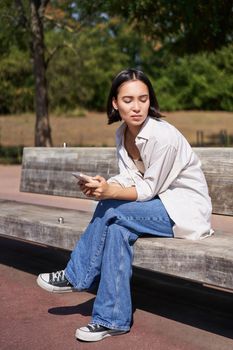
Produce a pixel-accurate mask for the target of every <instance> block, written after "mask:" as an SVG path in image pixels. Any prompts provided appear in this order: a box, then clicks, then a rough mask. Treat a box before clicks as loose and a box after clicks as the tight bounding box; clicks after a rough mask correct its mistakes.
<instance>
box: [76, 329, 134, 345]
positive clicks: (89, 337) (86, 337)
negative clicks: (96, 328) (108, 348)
mask: <svg viewBox="0 0 233 350" xmlns="http://www.w3.org/2000/svg"><path fill="white" fill-rule="evenodd" d="M125 333H128V332H127V331H116V330H114V329H109V330H106V331H103V332H94V333H91V332H87V331H83V330H82V329H81V328H78V329H77V330H76V333H75V337H76V339H79V340H83V341H86V342H94V341H100V340H103V339H104V338H107V337H112V336H115V335H121V334H125Z"/></svg>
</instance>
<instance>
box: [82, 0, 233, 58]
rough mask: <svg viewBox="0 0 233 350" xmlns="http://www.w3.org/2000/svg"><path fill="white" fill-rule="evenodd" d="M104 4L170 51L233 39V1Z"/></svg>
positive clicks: (117, 0)
mask: <svg viewBox="0 0 233 350" xmlns="http://www.w3.org/2000/svg"><path fill="white" fill-rule="evenodd" d="M82 2H84V3H85V1H82ZM105 8H106V10H107V11H109V13H111V14H115V13H117V14H120V13H121V14H122V15H123V16H124V17H125V18H126V19H127V20H130V21H131V22H133V23H134V24H135V29H139V30H141V32H143V33H144V34H145V33H146V34H148V35H149V36H150V37H151V39H152V38H154V39H156V40H158V41H160V42H161V43H162V44H163V45H165V46H166V47H168V48H170V50H172V52H173V53H174V52H176V53H178V54H185V53H197V52H201V51H210V52H211V51H214V50H216V49H219V48H221V47H223V46H226V45H227V44H229V43H231V42H232V31H233V13H232V2H231V1H228V0H209V1H203V0H189V1H184V0H177V1H167V0H134V1H125V0H108V1H105Z"/></svg>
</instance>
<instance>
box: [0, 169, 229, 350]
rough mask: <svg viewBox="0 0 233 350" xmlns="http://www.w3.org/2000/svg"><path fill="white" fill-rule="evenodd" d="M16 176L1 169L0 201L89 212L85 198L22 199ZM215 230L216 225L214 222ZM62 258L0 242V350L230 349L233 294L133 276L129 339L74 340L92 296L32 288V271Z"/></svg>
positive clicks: (16, 172) (86, 318) (86, 317)
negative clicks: (49, 291) (7, 200)
mask: <svg viewBox="0 0 233 350" xmlns="http://www.w3.org/2000/svg"><path fill="white" fill-rule="evenodd" d="M19 176H20V167H19V166H0V198H6V199H13V200H19V201H25V202H30V203H40V204H46V205H54V206H59V207H66V208H77V209H82V208H83V209H85V210H91V209H92V204H91V202H90V201H82V200H76V199H69V198H66V199H64V198H58V197H52V196H42V195H32V194H22V193H21V194H20V193H19V190H18V188H19ZM0 209H1V208H0ZM225 224H226V225H232V220H231V218H229V220H228V221H227V222H226V223H225ZM213 225H214V226H215V227H218V225H220V226H221V222H220V221H219V218H218V217H214V218H213ZM68 258H69V252H67V251H62V250H60V249H54V248H48V247H44V246H40V245H35V244H31V243H27V242H22V241H17V240H13V239H7V238H4V237H0V264H1V265H0V287H1V293H0V302H1V313H0V349H1V350H13V349H14V350H15V349H16V350H42V349H46V350H55V349H56V350H75V349H80V350H85V349H93V350H94V349H101V350H104V349H108V350H109V349H111V350H115V349H117V350H125V349H127V350H137V349H140V350H194V349H195V350H207V349H208V350H210V349H211V350H232V349H233V329H232V324H233V322H232V321H233V319H232V314H233V313H232V306H233V294H230V293H225V292H222V291H221V292H218V291H213V290H211V289H207V288H203V287H198V286H196V285H192V284H191V283H187V282H183V281H182V282H181V281H174V280H173V279H172V280H171V281H169V280H166V279H164V280H163V278H161V277H160V278H158V280H159V282H154V283H151V282H150V281H149V280H148V281H147V280H143V279H142V278H141V277H137V276H136V277H134V278H133V283H132V295H133V305H134V322H133V326H132V329H131V332H130V333H129V334H126V335H121V336H117V337H111V338H107V339H105V340H103V341H101V342H97V343H85V342H80V341H77V340H76V339H75V337H74V333H75V330H76V328H77V327H80V326H83V325H86V324H87V323H88V321H89V319H90V315H91V309H92V305H93V301H94V298H95V294H94V293H86V292H84V293H67V294H50V293H47V292H45V291H43V290H42V289H40V288H39V287H37V285H36V276H37V274H38V273H40V272H43V271H44V272H45V271H54V270H56V269H60V268H63V267H64V265H65V264H66V262H67V260H68ZM158 277H159V276H158Z"/></svg>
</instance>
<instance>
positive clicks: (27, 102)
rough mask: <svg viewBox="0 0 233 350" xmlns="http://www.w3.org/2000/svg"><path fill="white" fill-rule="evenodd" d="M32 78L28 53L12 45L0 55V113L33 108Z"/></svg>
mask: <svg viewBox="0 0 233 350" xmlns="http://www.w3.org/2000/svg"><path fill="white" fill-rule="evenodd" d="M33 85H34V82H33V78H32V67H31V65H30V59H29V56H28V53H27V52H25V51H20V50H19V49H18V48H17V47H15V46H12V47H11V50H10V51H9V54H8V56H3V57H1V56H0V113H5V114H6V113H17V112H24V111H31V110H33V99H34V96H33V95H34V89H33Z"/></svg>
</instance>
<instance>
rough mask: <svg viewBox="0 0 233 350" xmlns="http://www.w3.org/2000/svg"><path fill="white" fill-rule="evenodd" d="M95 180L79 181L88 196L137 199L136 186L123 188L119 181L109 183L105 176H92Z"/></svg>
mask: <svg viewBox="0 0 233 350" xmlns="http://www.w3.org/2000/svg"><path fill="white" fill-rule="evenodd" d="M92 179H93V180H95V181H93V182H86V183H83V182H82V181H79V182H78V184H79V186H80V189H81V191H82V192H83V193H84V194H85V195H86V196H87V197H92V198H95V199H97V200H101V199H120V200H131V201H135V200H136V199H137V191H136V189H135V187H128V188H123V187H122V186H121V185H120V184H118V183H108V182H107V181H106V180H105V178H104V177H102V176H99V175H97V176H95V177H93V178H92Z"/></svg>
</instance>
